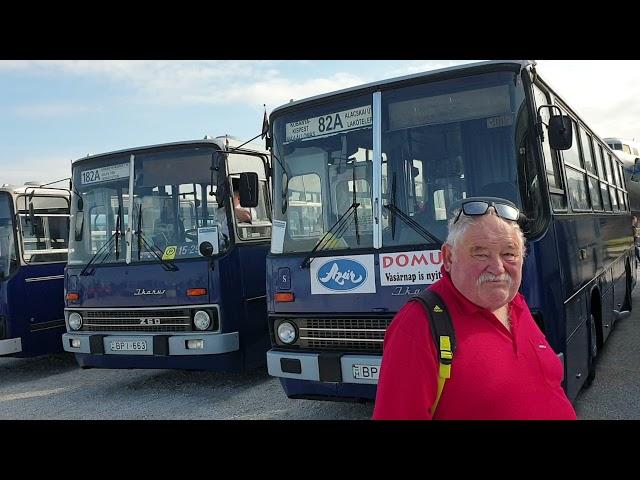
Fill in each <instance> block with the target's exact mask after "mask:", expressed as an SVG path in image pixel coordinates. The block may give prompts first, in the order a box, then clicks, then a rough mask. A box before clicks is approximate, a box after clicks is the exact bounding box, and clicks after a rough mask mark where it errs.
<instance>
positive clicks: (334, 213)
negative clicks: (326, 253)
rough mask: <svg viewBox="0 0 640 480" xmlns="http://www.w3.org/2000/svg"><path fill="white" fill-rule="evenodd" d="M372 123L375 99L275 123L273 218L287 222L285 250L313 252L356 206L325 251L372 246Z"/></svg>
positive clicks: (315, 110)
mask: <svg viewBox="0 0 640 480" xmlns="http://www.w3.org/2000/svg"><path fill="white" fill-rule="evenodd" d="M372 125H373V117H372V105H371V96H359V97H354V98H351V99H349V100H347V101H341V102H335V103H332V104H330V105H328V106H327V105H323V106H321V107H314V108H308V109H304V110H301V111H298V112H294V113H290V114H287V115H284V116H282V117H280V118H278V119H277V120H276V122H275V123H274V148H273V153H274V156H277V157H278V158H277V160H279V161H274V164H275V165H278V167H277V168H278V170H280V171H279V173H277V174H276V175H275V176H274V192H275V193H274V218H276V219H278V220H284V221H286V222H287V223H286V230H285V240H284V251H285V252H308V251H310V250H312V249H313V248H314V247H315V246H316V244H317V242H318V241H319V240H320V239H321V238H322V237H323V236H324V235H325V233H327V232H328V231H329V230H330V229H332V227H335V225H336V222H337V221H338V219H340V217H342V216H343V215H344V214H345V212H347V210H349V208H351V206H352V205H354V203H355V204H358V206H357V208H356V207H354V208H352V210H353V211H352V212H349V214H347V215H346V216H345V217H344V218H343V220H342V221H341V222H340V226H339V227H338V228H334V230H332V234H330V235H331V238H325V239H324V240H323V244H327V246H326V247H325V248H323V249H346V248H367V247H372V246H373V222H372V184H373V162H372V157H373V155H372V154H373V150H372V149H373V135H372ZM281 163H282V166H281V165H280V164H281ZM283 170H284V171H283ZM333 232H335V233H333Z"/></svg>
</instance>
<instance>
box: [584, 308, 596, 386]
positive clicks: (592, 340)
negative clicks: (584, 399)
mask: <svg viewBox="0 0 640 480" xmlns="http://www.w3.org/2000/svg"><path fill="white" fill-rule="evenodd" d="M596 328H597V327H596V319H595V317H594V316H593V313H592V314H591V315H590V316H589V362H588V364H589V374H588V375H587V379H586V380H585V382H584V386H585V387H590V386H591V383H593V380H594V378H596V358H597V357H598V335H597V333H596Z"/></svg>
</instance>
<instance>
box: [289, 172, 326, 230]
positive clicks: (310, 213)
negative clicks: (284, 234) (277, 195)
mask: <svg viewBox="0 0 640 480" xmlns="http://www.w3.org/2000/svg"><path fill="white" fill-rule="evenodd" d="M288 190H289V197H288V202H287V203H288V208H287V229H288V230H289V235H290V236H291V238H292V239H298V240H301V239H304V238H315V239H316V240H317V239H318V238H319V237H321V236H322V235H323V234H324V226H323V223H322V190H321V187H320V177H319V176H318V175H317V174H315V173H308V174H304V175H298V176H296V177H292V178H291V179H290V180H289V188H288Z"/></svg>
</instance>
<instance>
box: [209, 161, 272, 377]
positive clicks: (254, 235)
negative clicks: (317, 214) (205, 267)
mask: <svg viewBox="0 0 640 480" xmlns="http://www.w3.org/2000/svg"><path fill="white" fill-rule="evenodd" d="M228 171H229V178H228V180H229V185H231V187H232V188H231V189H230V190H231V191H230V192H229V193H230V196H229V197H227V198H228V199H229V200H230V201H231V202H232V203H231V205H232V208H231V212H232V222H233V229H234V231H233V235H234V237H235V240H236V241H235V245H236V248H235V249H234V254H233V255H231V256H230V258H229V259H225V261H224V262H222V261H221V263H220V265H221V268H226V269H230V270H233V272H231V271H225V272H221V275H220V276H221V277H222V278H236V279H237V285H235V286H233V287H232V288H233V289H234V290H236V292H237V291H238V290H239V291H240V293H241V294H240V297H239V298H238V295H230V296H228V297H227V296H225V297H224V302H225V305H226V306H229V302H228V301H227V298H229V299H233V298H235V299H237V300H238V301H239V302H240V305H238V307H239V308H237V309H236V314H235V316H236V318H238V317H242V318H239V321H240V323H241V325H242V328H241V348H242V349H243V350H244V353H245V366H246V367H247V368H252V367H253V366H257V365H260V364H264V361H265V358H264V353H265V351H266V350H267V349H268V348H269V345H270V342H269V336H268V328H267V304H266V294H265V288H266V256H267V253H268V252H269V244H270V239H271V215H270V213H271V212H270V208H269V207H270V202H269V185H268V181H267V178H266V174H265V168H264V163H263V159H262V158H261V157H258V156H250V155H244V154H234V153H231V154H229V156H228ZM244 172H254V173H257V174H258V203H257V205H256V206H243V205H241V204H240V203H239V183H240V181H241V179H242V177H241V174H242V173H244ZM249 216H250V218H249Z"/></svg>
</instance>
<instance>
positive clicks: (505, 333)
mask: <svg viewBox="0 0 640 480" xmlns="http://www.w3.org/2000/svg"><path fill="white" fill-rule="evenodd" d="M442 273H443V275H442V277H441V279H440V280H438V281H437V282H436V283H435V284H433V285H432V286H431V287H430V288H431V289H432V290H433V291H435V292H436V293H438V294H439V295H440V297H441V298H442V299H443V300H444V302H445V303H446V304H447V308H448V309H449V314H450V315H451V320H452V322H453V328H454V330H455V335H456V343H457V346H456V351H455V352H454V355H453V363H452V365H451V378H449V379H448V380H447V381H446V382H445V385H444V390H443V392H442V396H441V397H440V402H439V403H438V407H437V409H436V412H435V415H434V416H433V418H435V419H442V420H445V419H457V420H496V419H500V420H502V419H504V420H516V419H517V420H528V419H556V420H575V418H576V413H575V410H574V409H573V406H572V405H571V403H570V402H569V399H568V398H567V396H566V395H565V393H564V390H563V389H562V387H561V386H560V382H561V381H562V375H563V367H562V362H561V361H560V359H559V358H558V357H557V355H556V354H555V353H554V351H553V349H552V348H551V346H549V343H548V342H547V340H546V338H545V336H544V334H543V333H542V332H541V331H540V329H539V328H538V326H537V325H536V323H535V322H534V320H533V318H532V317H531V313H530V312H529V308H528V307H527V304H526V303H525V301H524V297H523V296H522V295H521V294H520V293H518V294H516V296H515V298H514V299H513V300H512V301H511V302H510V303H509V306H510V308H511V310H510V312H511V315H510V320H511V332H509V330H507V329H506V328H505V327H504V325H502V323H500V321H499V320H498V319H497V318H496V317H495V315H493V314H492V313H491V312H489V311H488V310H486V309H484V308H481V307H478V306H477V305H475V304H474V303H472V302H470V301H469V300H467V298H466V297H464V296H463V295H462V294H461V293H460V292H459V291H458V290H457V289H456V288H455V286H454V285H453V283H452V282H451V277H450V276H449V274H448V273H446V272H444V270H443V271H442ZM427 322H428V319H427V314H426V312H425V310H424V307H423V306H422V305H421V304H420V303H418V302H416V301H413V302H408V303H407V304H406V305H405V306H404V307H403V308H402V309H401V310H400V311H399V312H398V313H397V314H396V316H395V318H394V319H393V322H392V323H391V325H390V326H389V328H388V329H387V332H386V334H385V337H384V345H383V353H384V355H383V357H382V366H381V370H380V379H379V381H378V393H377V397H376V403H375V408H374V412H373V418H374V419H376V420H381V419H389V420H390V419H424V420H427V419H431V418H432V416H431V414H430V413H429V409H430V408H431V405H432V404H433V402H434V400H435V397H436V392H437V377H438V360H437V357H438V354H437V352H436V348H435V344H434V342H433V340H432V336H431V331H430V328H429V324H428V323H427Z"/></svg>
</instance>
